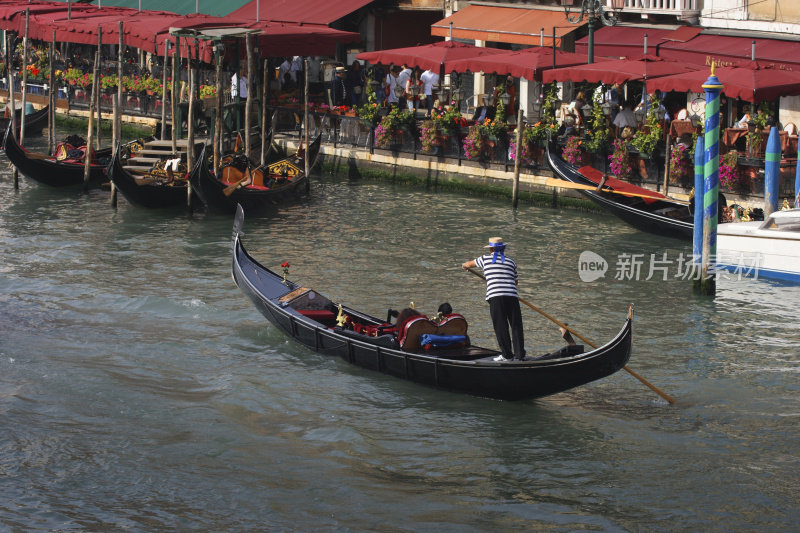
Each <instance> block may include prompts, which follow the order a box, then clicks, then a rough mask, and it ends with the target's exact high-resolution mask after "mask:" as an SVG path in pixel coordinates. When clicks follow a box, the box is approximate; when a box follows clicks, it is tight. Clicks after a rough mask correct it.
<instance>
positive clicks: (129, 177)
mask: <svg viewBox="0 0 800 533" xmlns="http://www.w3.org/2000/svg"><path fill="white" fill-rule="evenodd" d="M123 155H124V149H122V148H120V149H117V150H115V151H114V155H113V156H112V157H111V162H110V163H109V165H108V178H109V179H110V180H111V182H112V183H113V184H114V186H115V187H116V188H117V189H118V190H119V192H120V194H122V196H123V197H125V199H126V200H127V201H128V202H130V203H131V204H133V205H136V206H140V207H146V208H152V209H158V208H164V207H175V206H180V205H184V206H185V205H188V198H187V194H188V191H189V181H188V180H187V179H184V176H181V177H179V178H177V179H173V180H171V181H170V180H169V179H168V177H167V173H166V172H165V171H164V169H163V165H161V168H155V169H151V170H149V171H146V172H145V173H144V174H134V173H133V172H129V171H128V170H126V169H125V168H124V166H123V164H122V160H123V159H124V158H123ZM199 163H200V160H199V159H198V160H196V165H198V164H199ZM176 174H178V173H176ZM192 203H194V202H192Z"/></svg>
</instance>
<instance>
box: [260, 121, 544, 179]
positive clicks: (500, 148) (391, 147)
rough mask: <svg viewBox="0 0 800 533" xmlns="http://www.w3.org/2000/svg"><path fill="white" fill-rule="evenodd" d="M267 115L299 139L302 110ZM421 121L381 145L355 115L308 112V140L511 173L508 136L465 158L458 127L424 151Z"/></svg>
mask: <svg viewBox="0 0 800 533" xmlns="http://www.w3.org/2000/svg"><path fill="white" fill-rule="evenodd" d="M268 110H269V111H270V112H275V113H277V116H276V119H275V133H276V134H277V135H283V136H285V137H290V138H291V137H296V138H297V139H298V140H301V139H303V136H304V133H303V116H302V109H296V108H285V107H273V106H269V107H268ZM422 122H423V121H422V120H416V121H415V122H414V123H413V124H412V125H411V126H410V127H408V128H403V129H401V130H399V132H398V134H397V135H395V136H393V138H392V140H391V142H390V143H388V144H387V145H385V146H380V145H378V144H376V141H375V126H374V125H372V124H370V123H368V122H367V121H365V120H363V119H360V118H358V117H355V116H348V115H339V114H334V113H319V112H310V113H309V128H308V134H309V135H308V136H309V139H313V138H315V137H316V135H317V134H322V142H323V143H326V144H331V145H333V147H334V148H337V147H340V146H341V147H353V148H357V149H363V150H366V151H369V152H370V153H376V152H378V153H381V151H383V152H385V153H391V154H392V155H398V156H402V157H409V158H411V159H422V158H431V157H433V158H436V159H438V160H439V161H442V162H447V163H451V164H457V165H465V166H467V165H468V166H483V167H486V168H497V169H501V170H506V171H513V170H514V160H513V159H511V158H510V157H509V153H510V151H509V145H510V140H511V139H509V138H508V137H505V136H503V137H499V138H497V139H493V140H492V141H490V145H492V146H491V149H490V150H489V153H488V154H487V155H486V156H485V157H481V158H479V159H469V158H468V157H467V156H466V155H465V152H464V147H463V145H464V138H465V137H466V136H467V134H468V128H459V129H457V130H453V131H450V132H449V134H448V135H445V136H444V142H443V144H442V145H439V146H436V147H435V148H434V150H432V151H425V150H423V147H422V142H421V141H420V128H419V126H420V125H421V123H422ZM521 166H522V168H523V169H526V170H534V169H538V168H540V165H539V164H538V163H537V162H535V161H530V162H525V163H524V164H522V165H521Z"/></svg>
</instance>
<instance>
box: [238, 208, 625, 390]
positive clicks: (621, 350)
mask: <svg viewBox="0 0 800 533" xmlns="http://www.w3.org/2000/svg"><path fill="white" fill-rule="evenodd" d="M243 220H244V211H243V210H242V208H241V206H239V207H238V208H237V213H236V217H235V220H234V226H233V262H232V266H231V268H232V275H233V280H234V282H235V283H236V285H237V286H238V287H239V288H240V289H241V290H242V292H244V294H245V295H247V297H248V298H249V299H250V300H251V301H252V302H253V303H254V304H255V306H256V308H257V309H258V310H259V311H260V312H261V313H262V314H263V315H264V316H265V317H266V318H267V320H268V321H269V322H271V323H272V324H274V325H275V326H276V327H277V328H279V329H280V330H281V331H282V332H283V333H284V334H286V335H287V336H289V337H290V338H292V339H294V340H296V341H297V342H299V343H301V344H303V345H305V346H306V347H308V348H310V349H312V350H314V351H316V352H319V353H322V354H326V355H334V356H339V357H341V358H343V359H344V360H346V361H348V362H349V363H352V364H354V365H358V366H361V367H365V368H368V369H372V370H377V371H379V372H383V373H385V374H390V375H393V376H396V377H399V378H403V379H407V380H410V381H414V382H416V383H420V384H423V385H428V386H432V387H436V388H440V389H445V390H450V391H454V392H461V393H466V394H471V395H474V396H480V397H487V398H496V399H501V400H522V399H531V398H539V397H543V396H547V395H550V394H556V393H558V392H563V391H566V390H569V389H572V388H574V387H578V386H580V385H584V384H586V383H589V382H592V381H595V380H598V379H601V378H604V377H607V376H610V375H611V374H613V373H615V372H617V371H618V370H620V369H622V368H623V367H624V366H625V365H626V363H627V362H628V359H629V358H630V355H631V339H632V320H633V316H632V315H633V313H632V308H631V309H629V312H628V318H627V320H626V321H625V324H624V325H623V327H622V329H621V330H620V332H619V333H618V334H617V335H616V337H614V338H613V339H612V340H611V341H610V342H608V343H607V344H605V345H603V346H600V347H598V348H596V349H594V350H592V351H590V352H585V353H584V352H583V347H582V346H574V345H573V346H567V347H566V348H563V349H561V350H558V351H556V352H554V353H551V354H542V355H540V356H538V357H529V358H526V359H525V360H524V361H506V362H496V361H493V358H494V357H495V356H496V355H498V353H499V352H498V351H496V350H492V349H487V348H481V347H478V346H472V345H471V344H470V342H469V337H468V336H467V335H466V330H467V324H466V320H465V319H464V317H462V316H461V315H446V316H444V317H443V318H441V320H428V319H427V318H426V317H411V318H410V319H409V320H407V321H404V322H403V323H402V324H399V325H397V324H394V325H393V324H387V323H385V322H384V321H383V320H381V319H378V318H375V317H373V316H370V315H368V314H366V313H363V312H360V311H357V310H356V309H353V308H350V307H346V306H343V305H341V304H337V303H335V302H332V301H331V300H329V299H328V298H326V297H325V296H323V295H321V294H320V293H318V292H316V291H314V290H312V289H309V288H306V287H303V286H300V285H298V284H296V283H293V282H292V281H290V280H288V279H286V277H285V276H281V275H279V274H277V273H275V272H273V271H271V270H270V269H268V268H266V267H264V266H262V265H261V264H259V263H258V262H257V261H256V260H255V259H254V258H253V257H251V256H250V254H248V253H247V251H246V250H245V248H244V245H243V244H242V242H241V230H242V224H243ZM443 325H444V326H446V327H445V328H444V329H445V331H441V329H442V327H443ZM451 326H452V327H451ZM453 328H455V330H456V332H455V333H456V334H453ZM439 334H443V337H439V339H442V338H444V337H448V340H447V342H450V341H452V342H455V343H456V344H454V345H451V346H449V347H440V348H433V349H430V350H428V349H425V348H423V346H422V345H423V344H425V343H426V342H427V340H436V339H435V338H434V337H428V338H427V339H426V338H424V337H425V335H439Z"/></svg>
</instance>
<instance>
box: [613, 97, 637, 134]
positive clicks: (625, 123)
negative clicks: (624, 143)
mask: <svg viewBox="0 0 800 533" xmlns="http://www.w3.org/2000/svg"><path fill="white" fill-rule="evenodd" d="M614 125H615V126H616V127H617V136H619V133H620V132H621V131H622V130H624V129H625V128H626V127H629V128H631V129H634V130H635V129H636V117H635V116H634V115H633V111H631V104H630V103H628V102H622V109H620V111H619V113H617V116H616V117H615V118H614Z"/></svg>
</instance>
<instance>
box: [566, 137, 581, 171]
mask: <svg viewBox="0 0 800 533" xmlns="http://www.w3.org/2000/svg"><path fill="white" fill-rule="evenodd" d="M582 144H583V141H582V140H581V138H580V137H578V136H576V135H573V136H571V137H569V138H567V142H566V143H565V144H564V149H563V150H562V151H561V157H562V158H563V159H564V161H566V162H567V163H570V164H572V165H575V166H576V167H582V166H583V165H585V164H586V161H585V159H584V154H583V150H582V149H581V145H582Z"/></svg>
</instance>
